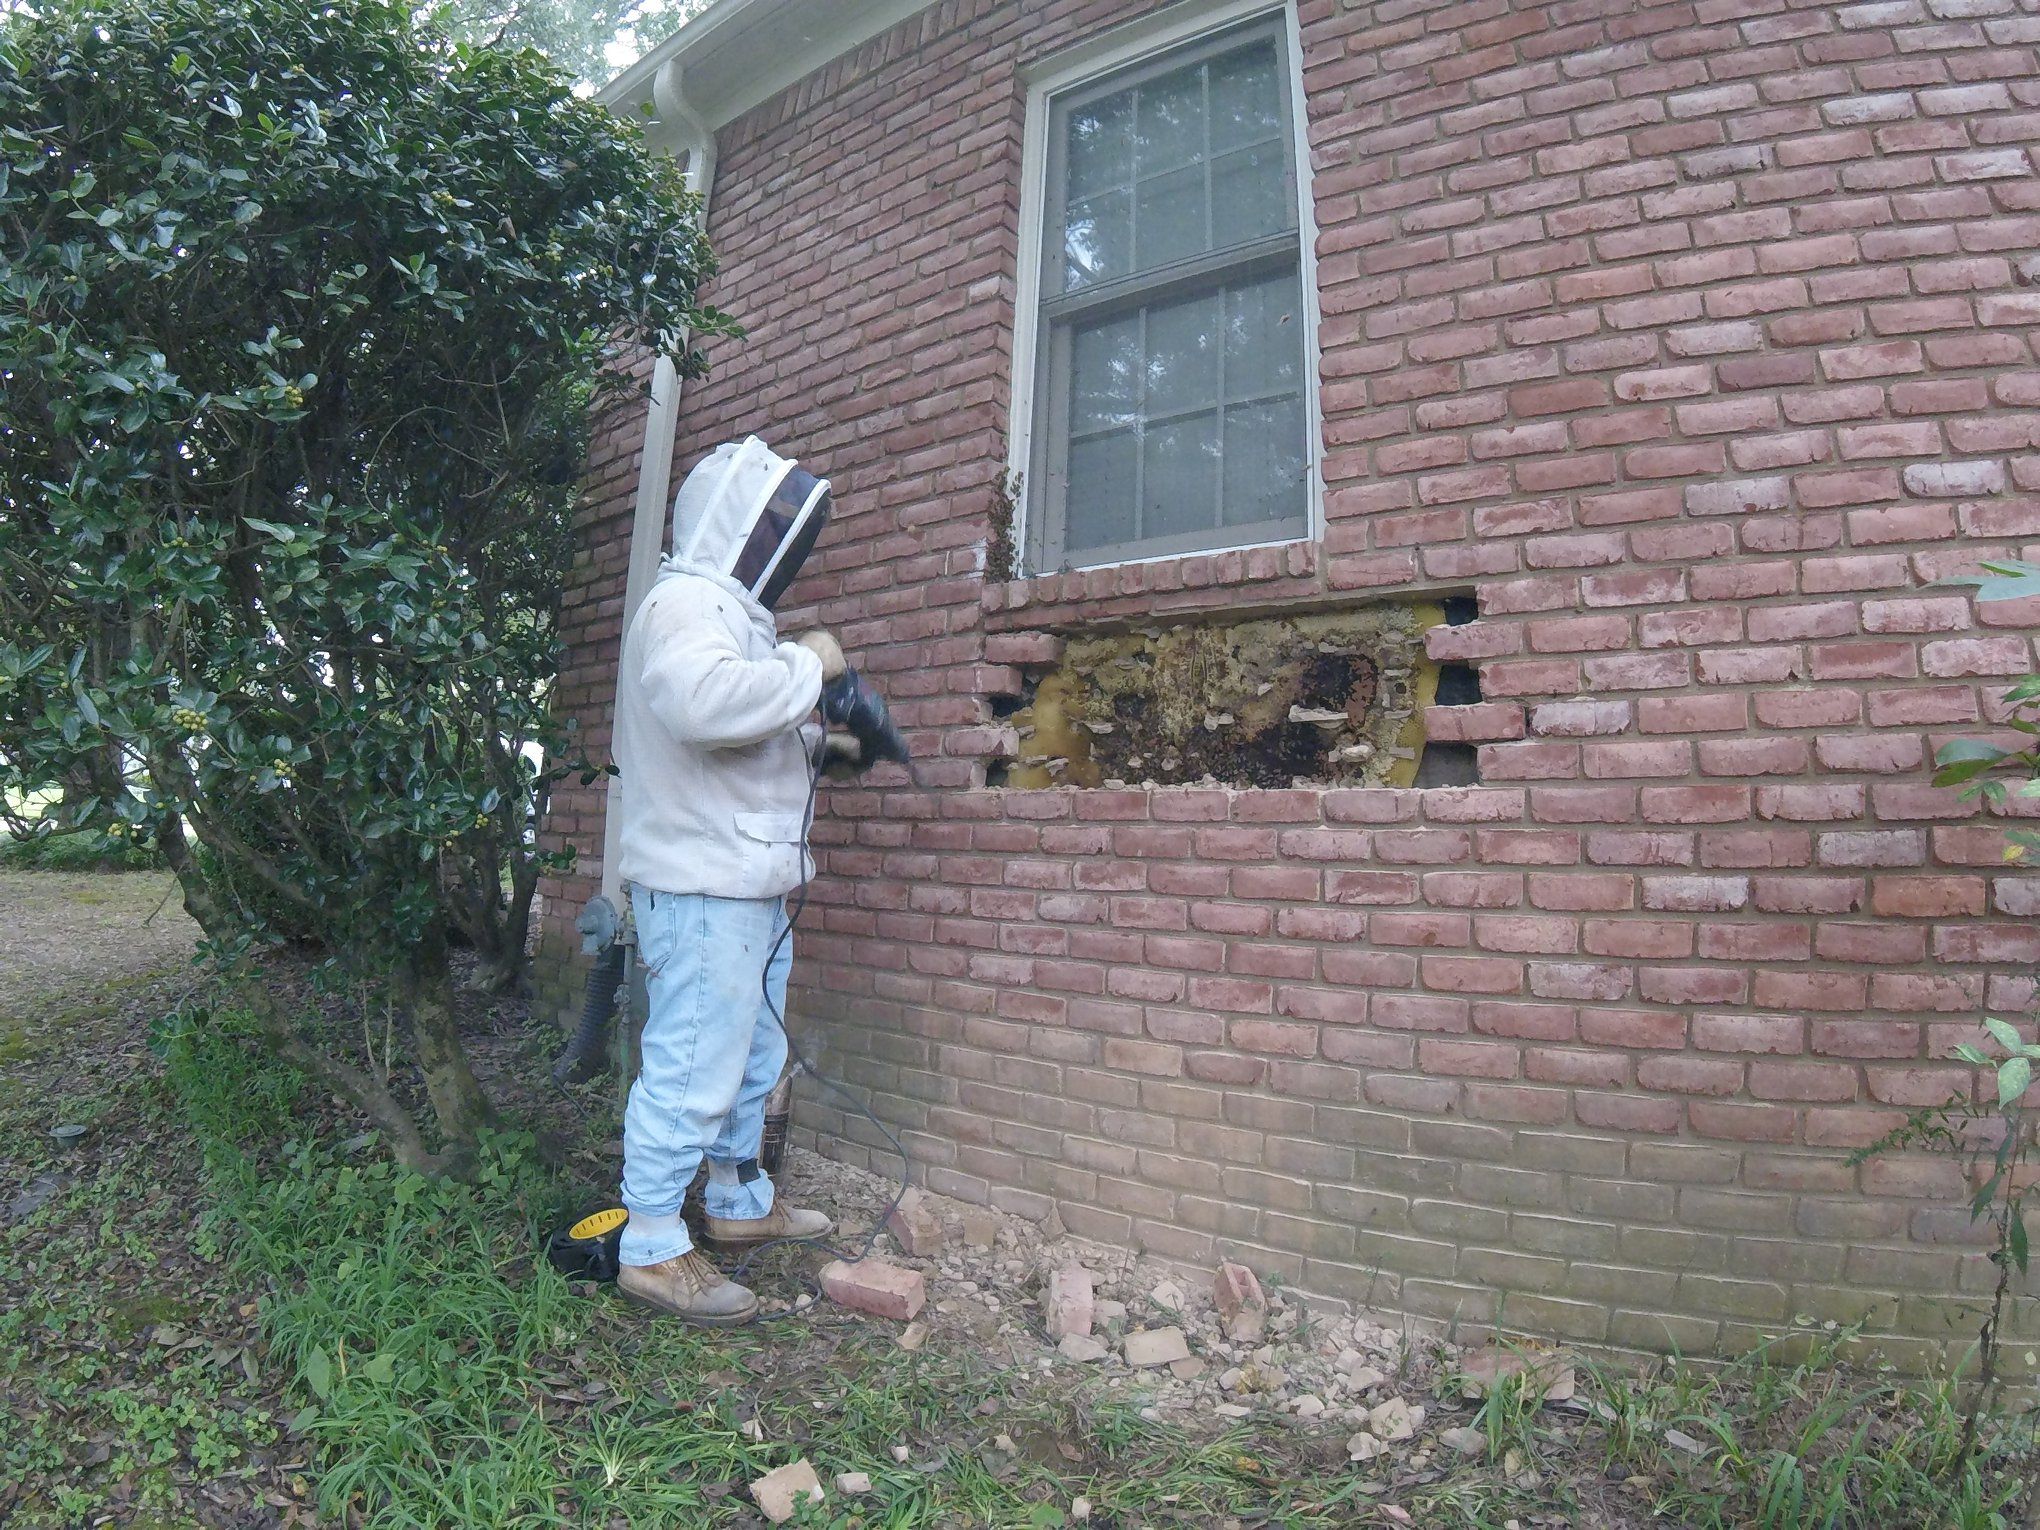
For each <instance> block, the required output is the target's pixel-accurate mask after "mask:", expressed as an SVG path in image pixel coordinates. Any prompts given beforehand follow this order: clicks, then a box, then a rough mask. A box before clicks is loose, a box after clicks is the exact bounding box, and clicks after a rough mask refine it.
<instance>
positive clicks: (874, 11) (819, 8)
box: [595, 0, 934, 138]
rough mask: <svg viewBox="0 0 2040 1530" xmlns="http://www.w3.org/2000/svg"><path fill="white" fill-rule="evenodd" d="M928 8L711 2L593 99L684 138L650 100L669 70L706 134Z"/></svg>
mask: <svg viewBox="0 0 2040 1530" xmlns="http://www.w3.org/2000/svg"><path fill="white" fill-rule="evenodd" d="M932 3H934V0H715V4H713V5H711V6H710V7H709V8H708V9H707V10H705V11H703V12H702V13H701V14H700V15H698V16H696V17H694V19H693V20H691V21H689V22H688V23H687V24H686V25H685V26H683V27H681V28H680V30H679V31H677V32H675V33H674V34H673V35H672V36H671V37H669V38H667V39H666V40H665V41H664V42H662V43H660V44H659V45H658V46H657V47H656V48H653V49H652V50H651V51H650V52H648V53H646V54H645V55H644V57H642V58H640V59H639V60H638V61H637V62H636V63H634V64H632V65H631V66H630V67H629V68H628V69H625V70H624V71H623V72H622V73H621V74H619V75H617V76H616V78H615V79H613V80H611V81H610V82H609V83H608V84H607V85H604V86H603V87H602V88H601V89H600V90H598V91H597V92H596V93H595V99H596V100H598V101H600V102H602V103H603V104H604V105H606V106H609V107H611V108H613V109H614V110H616V111H618V112H628V113H631V114H633V115H638V114H643V113H645V112H646V111H647V110H649V113H650V120H651V121H652V122H653V123H655V124H656V128H655V130H654V136H655V137H657V138H666V137H668V136H670V135H672V134H673V133H675V132H679V133H685V132H686V131H687V129H686V127H685V125H683V124H681V123H664V122H660V121H659V112H658V104H657V102H656V100H655V99H654V92H653V87H654V83H655V82H656V81H657V79H658V77H659V75H660V73H661V72H662V71H663V70H665V69H667V68H668V67H672V68H674V69H677V70H678V72H679V79H678V80H677V81H676V82H675V83H677V84H678V86H679V93H680V96H681V97H682V98H683V99H684V100H685V101H686V103H687V105H688V106H689V107H690V108H692V109H693V110H694V111H695V112H696V113H697V114H699V116H700V117H701V118H702V120H703V121H704V122H705V123H706V124H707V125H708V126H709V127H710V128H711V129H713V128H719V127H721V126H723V125H724V124H725V123H727V122H730V121H732V120H734V119H735V118H737V117H740V116H742V115H743V114H744V113H745V112H747V111H749V110H750V109H751V108H752V107H754V106H757V105H758V104H759V103H760V102H763V101H768V100H770V99H771V98H772V97H773V96H775V95H777V94H779V92H780V91H782V90H785V89H786V88H787V87H788V86H790V85H795V84H798V83H799V82H800V81H802V80H804V79H806V78H807V77H808V76H809V75H811V74H813V73H814V72H815V71H816V70H818V69H820V68H822V67H823V66H824V65H826V64H828V63H830V62H831V61H833V60H835V59H838V58H840V57H842V56H843V55H844V54H845V53H848V52H850V50H851V49H853V48H856V47H858V46H859V45H860V44H862V43H866V42H869V41H870V40H871V39H872V38H874V37H876V36H878V35H879V34H880V33H881V32H884V31H886V30H887V29H888V28H890V27H893V26H896V25H898V24H899V23H900V22H902V21H905V20H906V19H907V18H908V17H910V16H916V15H919V14H920V13H921V12H922V11H924V10H926V9H928V7H929V6H930V5H931V4H932ZM657 128H664V129H665V130H666V131H664V132H659V131H657Z"/></svg>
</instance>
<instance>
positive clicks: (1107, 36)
mask: <svg viewBox="0 0 2040 1530" xmlns="http://www.w3.org/2000/svg"><path fill="white" fill-rule="evenodd" d="M1278 15H1279V16H1280V17H1281V18H1282V23H1283V29H1284V33H1285V38H1284V40H1285V43H1286V45H1287V49H1286V51H1287V53H1288V61H1289V71H1290V78H1289V88H1290V99H1291V101H1292V102H1293V103H1294V109H1293V110H1292V112H1291V114H1290V115H1291V118H1292V121H1291V122H1290V130H1291V132H1292V133H1294V135H1295V139H1296V148H1295V160H1296V200H1297V209H1296V217H1297V224H1296V228H1297V239H1298V243H1299V244H1300V245H1301V248H1300V250H1299V251H1298V256H1299V267H1298V270H1299V274H1300V277H1301V280H1302V284H1303V320H1304V353H1303V369H1304V423H1305V430H1304V434H1305V437H1306V440H1305V455H1306V458H1307V467H1306V478H1307V480H1308V482H1307V484H1306V488H1307V491H1308V492H1307V493H1306V495H1305V500H1306V504H1305V509H1306V513H1307V517H1308V524H1307V526H1306V528H1305V530H1304V533H1303V535H1302V536H1300V537H1285V538H1283V539H1282V540H1280V541H1276V542H1248V543H1240V544H1238V545H1235V546H1230V547H1224V548H1216V549H1212V550H1210V551H1208V552H1204V553H1198V554H1189V555H1186V554H1184V553H1180V552H1172V553H1156V554H1154V555H1153V556H1151V557H1138V558H1125V559H1120V560H1118V561H1116V562H1108V563H1087V564H1084V565H1083V567H1084V568H1085V569H1093V568H1118V567H1122V566H1124V565H1125V564H1132V563H1163V562H1174V561H1176V560H1178V559H1180V558H1183V557H1185V556H1197V557H1213V556H1216V555H1217V554H1219V553H1222V552H1243V551H1246V550H1247V549H1249V548H1252V547H1292V546H1295V545H1297V544H1298V543H1302V542H1308V543H1316V542H1319V541H1322V540H1323V537H1324V526H1325V489H1324V484H1325V472H1324V434H1325V433H1324V415H1323V411H1322V408H1321V405H1320V403H1319V396H1318V395H1319V392H1320V383H1321V377H1320V372H1321V358H1320V349H1319V338H1318V330H1319V327H1320V324H1321V322H1322V320H1321V315H1320V313H1319V307H1318V282H1317V239H1318V234H1317V197H1316V194H1315V187H1314V184H1313V175H1312V169H1311V160H1310V132H1309V118H1310V113H1309V110H1308V103H1307V100H1306V98H1305V96H1304V90H1303V30H1302V27H1301V25H1300V24H1299V22H1298V20H1297V13H1296V5H1295V0H1275V3H1273V4H1271V3H1270V0H1183V3H1181V4H1178V5H1172V6H1168V7H1166V8H1164V9H1163V10H1160V11H1158V12H1156V13H1154V14H1153V15H1150V16H1145V17H1143V18H1141V19H1140V20H1139V21H1136V22H1130V23H1127V24H1126V25H1123V26H1118V27H1114V28H1112V29H1111V30H1110V31H1107V32H1105V33H1103V34H1102V35H1100V36H1098V37H1095V38H1093V39H1091V40H1090V41H1089V42H1087V43H1083V44H1081V45H1079V46H1078V47H1076V48H1073V49H1071V50H1070V51H1068V52H1066V53H1061V54H1058V55H1056V56H1055V57H1054V58H1052V59H1050V60H1048V61H1047V62H1046V63H1044V64H1043V65H1041V66H1039V67H1038V68H1037V69H1036V70H1034V71H1030V72H1029V73H1028V75H1027V125H1026V136H1025V138H1024V140H1023V146H1022V150H1021V162H1020V268H1019V272H1018V281H1017V283H1016V286H1015V300H1014V305H1013V378H1012V386H1013V392H1012V403H1011V407H1010V409H1009V411H1008V414H1007V427H1006V471H1007V473H1008V474H1010V475H1017V476H1018V477H1019V478H1020V480H1021V494H1020V503H1019V506H1018V508H1017V513H1016V514H1015V515H1014V517H1013V531H1012V536H1013V548H1014V553H1015V557H1016V560H1017V561H1018V563H1019V565H1020V573H1019V575H1018V577H1020V578H1023V579H1027V578H1036V577H1039V576H1041V575H1043V574H1053V573H1055V572H1057V570H1055V569H1029V568H1027V567H1026V558H1027V549H1028V547H1029V546H1030V545H1031V533H1032V532H1033V530H1034V528H1033V527H1032V526H1031V525H1030V524H1029V521H1030V519H1031V514H1032V509H1031V507H1032V506H1033V504H1034V503H1035V493H1036V490H1035V485H1034V484H1032V483H1031V482H1028V481H1027V480H1028V478H1029V476H1030V473H1031V469H1032V464H1033V461H1034V406H1035V390H1036V383H1037V372H1038V360H1039V355H1040V352H1039V346H1040V343H1041V279H1042V265H1043V257H1044V253H1045V252H1044V250H1043V244H1044V242H1045V240H1046V230H1045V225H1046V220H1047V216H1048V206H1047V202H1048V162H1049V153H1050V145H1049V141H1048V135H1049V124H1050V122H1051V120H1052V119H1053V116H1054V113H1053V112H1052V110H1051V107H1052V105H1053V99H1054V97H1056V96H1058V95H1060V94H1062V93H1063V92H1065V91H1068V90H1073V89H1075V88H1077V87H1078V86H1081V85H1088V84H1090V83H1091V82H1093V81H1094V80H1097V79H1099V78H1101V77H1103V76H1105V75H1108V74H1112V73H1114V72H1116V71H1118V70H1121V69H1124V68H1126V67H1127V66H1128V65H1131V64H1138V63H1140V62H1141V61H1142V60H1143V59H1147V58H1150V57H1152V56H1154V55H1155V54H1158V53H1162V52H1165V51H1166V50H1168V49H1171V48H1177V47H1181V46H1182V45H1183V44H1185V43H1192V42H1196V41H1197V40H1198V39H1199V38H1202V37H1208V36H1210V35H1211V34H1212V33H1214V32H1219V31H1222V30H1224V29H1225V28H1227V27H1232V26H1238V25H1239V24H1241V23H1242V22H1247V21H1256V20H1261V19H1265V18H1268V17H1272V16H1278Z"/></svg>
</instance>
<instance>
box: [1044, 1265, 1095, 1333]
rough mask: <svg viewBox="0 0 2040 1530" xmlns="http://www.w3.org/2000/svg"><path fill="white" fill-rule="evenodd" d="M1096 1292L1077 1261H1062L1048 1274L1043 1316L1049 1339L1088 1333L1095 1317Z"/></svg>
mask: <svg viewBox="0 0 2040 1530" xmlns="http://www.w3.org/2000/svg"><path fill="white" fill-rule="evenodd" d="M1096 1301H1097V1292H1096V1289H1095V1287H1094V1285H1093V1283H1092V1280H1091V1272H1090V1271H1089V1270H1087V1269H1085V1268H1084V1267H1083V1266H1082V1265H1080V1264H1066V1265H1064V1266H1063V1267H1062V1268H1061V1269H1059V1270H1057V1271H1056V1272H1055V1273H1054V1274H1053V1275H1051V1276H1049V1277H1048V1295H1047V1299H1046V1300H1045V1301H1044V1302H1043V1304H1042V1306H1043V1314H1042V1315H1043V1318H1044V1320H1045V1321H1046V1323H1047V1326H1048V1336H1049V1337H1050V1338H1051V1339H1058V1340H1060V1339H1064V1338H1067V1337H1068V1336H1069V1335H1071V1334H1073V1333H1074V1334H1089V1333H1090V1331H1091V1324H1092V1322H1093V1320H1094V1317H1095V1310H1096Z"/></svg>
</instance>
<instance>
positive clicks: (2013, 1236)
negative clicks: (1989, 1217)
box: [2005, 1206, 2028, 1275]
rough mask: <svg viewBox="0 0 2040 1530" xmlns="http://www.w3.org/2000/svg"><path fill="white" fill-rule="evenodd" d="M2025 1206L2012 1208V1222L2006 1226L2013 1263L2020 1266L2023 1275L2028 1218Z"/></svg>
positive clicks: (2024, 1271) (2006, 1235)
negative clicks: (2025, 1213) (2025, 1215)
mask: <svg viewBox="0 0 2040 1530" xmlns="http://www.w3.org/2000/svg"><path fill="white" fill-rule="evenodd" d="M2024 1210H2025V1208H2024V1207H2023V1206H2015V1207H2013V1208H2012V1216H2011V1221H2010V1223H2009V1224H2008V1225H2007V1226H2006V1228H2005V1241H2006V1242H2007V1243H2009V1244H2010V1245H2011V1255H2012V1263H2013V1264H2015V1265H2017V1266H2018V1267H2019V1273H2020V1274H2021V1275H2023V1274H2025V1273H2026V1256H2027V1252H2028V1251H2027V1248H2026V1218H2025V1217H2024V1215H2022V1213H2023V1212H2024Z"/></svg>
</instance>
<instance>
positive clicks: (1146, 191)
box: [1133, 165, 1211, 271]
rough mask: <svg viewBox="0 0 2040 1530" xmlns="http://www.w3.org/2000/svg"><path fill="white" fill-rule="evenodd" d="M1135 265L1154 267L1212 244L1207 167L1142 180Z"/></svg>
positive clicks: (1138, 195)
mask: <svg viewBox="0 0 2040 1530" xmlns="http://www.w3.org/2000/svg"><path fill="white" fill-rule="evenodd" d="M1135 195H1136V198H1137V201H1136V203H1135V211H1134V231H1135V232H1134V251H1133V255H1134V267H1135V269H1136V270H1141V271H1152V270H1153V269H1154V268H1155V267H1156V266H1165V265H1167V264H1169V262H1170V261H1173V260H1186V259H1188V258H1189V257H1190V256H1192V255H1202V254H1203V253H1204V252H1205V251H1206V250H1207V249H1209V248H1210V247H1211V241H1210V236H1209V232H1208V224H1207V220H1206V218H1205V208H1204V167H1203V166H1202V165H1192V166H1191V167H1190V168H1189V169H1188V170H1176V171H1172V172H1171V173H1170V174H1168V175H1161V176H1156V177H1155V178H1154V179H1153V180H1151V181H1142V182H1141V183H1140V190H1139V191H1138V192H1137V193H1135Z"/></svg>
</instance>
